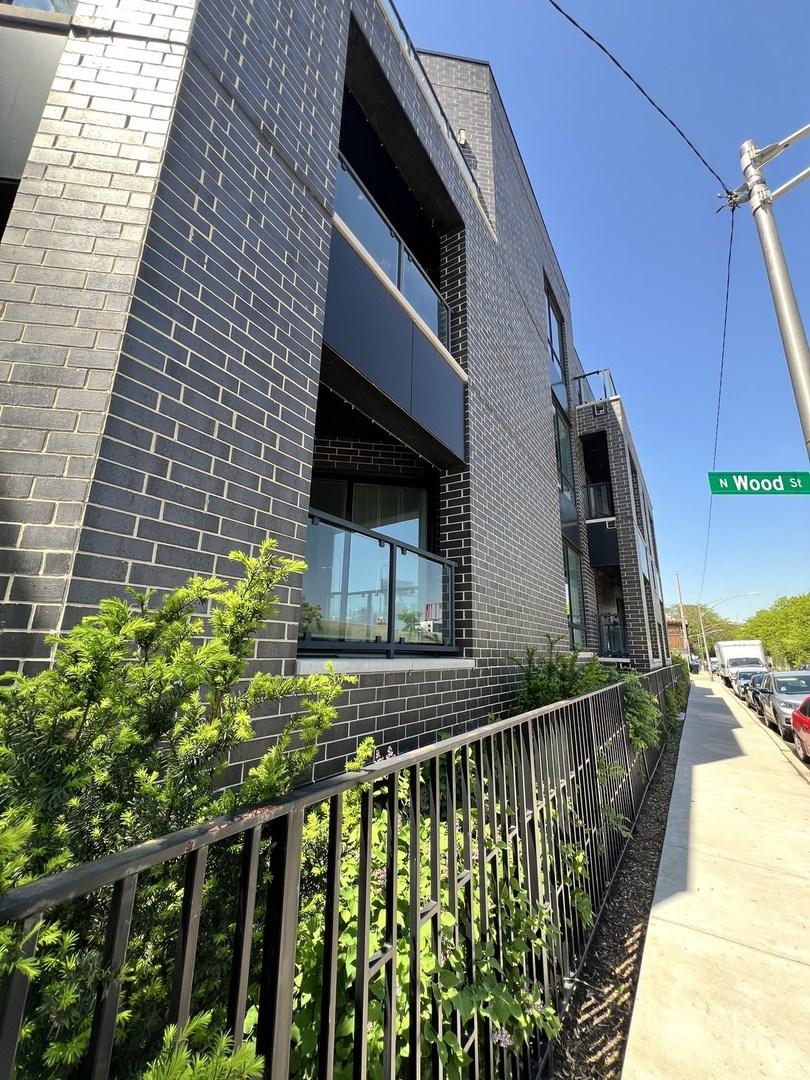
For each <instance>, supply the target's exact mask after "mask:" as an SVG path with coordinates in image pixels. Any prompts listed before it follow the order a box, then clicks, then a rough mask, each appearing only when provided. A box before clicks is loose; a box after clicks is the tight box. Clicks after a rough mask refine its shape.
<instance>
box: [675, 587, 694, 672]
mask: <svg viewBox="0 0 810 1080" xmlns="http://www.w3.org/2000/svg"><path fill="white" fill-rule="evenodd" d="M675 587H676V589H677V590H678V607H679V608H680V609H681V633H682V634H683V643H684V646H685V647H686V651H687V652H688V653H689V655H688V656H687V658H686V659H687V660H691V659H692V648H691V646H690V644H689V638H688V637H687V635H686V619H685V618H684V617H683V596H681V582H680V578H679V577H678V575H677V574H676V575H675Z"/></svg>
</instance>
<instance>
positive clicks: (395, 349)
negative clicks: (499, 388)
mask: <svg viewBox="0 0 810 1080" xmlns="http://www.w3.org/2000/svg"><path fill="white" fill-rule="evenodd" d="M323 336H324V342H325V343H326V344H327V345H328V346H329V348H330V349H332V350H333V351H334V352H335V353H337V354H338V356H340V357H341V358H342V359H343V360H345V361H346V362H347V363H348V364H350V365H351V366H352V367H353V368H354V369H355V370H356V371H358V372H360V374H361V375H363V376H364V377H365V378H366V379H368V381H369V382H370V383H372V384H373V385H374V386H376V387H377V389H378V390H381V391H382V392H383V393H384V394H385V395H386V396H387V397H388V398H390V400H391V401H392V402H394V403H395V404H396V405H397V406H399V408H401V409H402V410H403V412H405V413H406V414H407V415H408V416H409V417H411V418H412V419H414V420H416V421H417V423H418V424H420V425H421V427H423V428H424V429H425V430H426V431H428V432H429V433H430V434H431V435H432V436H433V437H434V438H435V439H437V440H438V441H439V442H440V443H442V445H443V446H446V447H448V448H449V449H450V450H451V451H452V452H453V453H454V454H455V456H456V457H457V458H458V459H459V461H463V460H464V382H463V380H462V379H461V377H460V376H459V375H458V374H456V372H454V371H453V369H452V368H451V367H450V366H449V364H448V363H447V361H446V360H445V359H444V357H443V356H442V355H441V354H440V353H439V351H438V350H437V349H436V348H435V346H434V345H433V344H431V342H430V341H429V340H428V338H427V337H426V336H425V335H424V334H423V333H422V331H421V330H420V329H419V328H418V327H417V326H416V324H415V323H414V322H413V320H412V319H411V317H410V316H409V315H408V313H407V312H406V311H405V310H404V309H403V308H402V307H401V306H400V305H399V304H398V303H397V302H396V300H395V299H394V297H393V296H392V295H391V293H390V292H389V291H388V289H386V287H385V286H384V285H383V284H382V282H380V281H379V279H378V278H377V277H376V275H375V274H374V273H373V272H372V271H371V270H370V269H369V267H368V266H367V265H366V264H365V263H364V262H363V260H362V259H361V258H360V256H359V255H358V254H357V252H356V251H354V250H353V249H352V247H351V246H350V245H349V243H348V242H347V241H346V240H345V239H344V237H342V236H341V235H340V233H338V232H337V231H333V233H332V246H331V253H330V257H329V289H328V292H327V295H326V317H325V320H324V332H323Z"/></svg>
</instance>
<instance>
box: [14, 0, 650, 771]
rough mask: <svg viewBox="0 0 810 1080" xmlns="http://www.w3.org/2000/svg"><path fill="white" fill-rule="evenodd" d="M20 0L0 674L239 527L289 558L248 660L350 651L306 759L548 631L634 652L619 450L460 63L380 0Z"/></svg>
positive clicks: (478, 690)
mask: <svg viewBox="0 0 810 1080" xmlns="http://www.w3.org/2000/svg"><path fill="white" fill-rule="evenodd" d="M37 6H39V5H37ZM52 7H53V10H52V11H37V10H34V8H33V7H32V6H30V5H29V7H28V8H27V9H26V8H23V7H18V6H17V5H13V6H12V5H9V4H0V72H2V76H0V130H3V132H4V138H3V140H2V141H0V197H2V203H0V209H2V213H1V214H0V229H3V228H5V231H4V233H3V236H2V247H0V262H2V264H3V270H2V272H3V276H2V278H1V279H0V280H2V281H3V282H4V283H8V284H6V289H7V292H6V293H4V297H5V298H6V309H5V322H4V325H3V334H4V350H5V351H4V359H7V360H8V361H9V365H10V366H9V382H8V384H7V393H6V396H5V397H4V399H3V403H2V405H1V406H0V408H2V413H1V414H0V420H1V421H2V431H3V441H4V446H3V448H2V450H0V453H2V455H3V460H2V464H3V484H4V490H3V503H2V505H3V508H4V510H5V511H6V519H7V520H6V523H5V526H4V532H3V536H4V538H5V540H4V543H5V547H4V548H3V549H0V560H2V561H3V564H4V565H3V573H2V575H0V581H2V588H3V592H2V602H3V612H2V617H3V620H4V633H3V634H2V635H1V636H0V649H2V650H3V655H2V661H0V662H2V664H3V665H4V667H5V668H17V667H18V666H19V665H20V664H23V665H29V666H31V667H33V666H36V665H37V664H41V663H44V662H45V661H46V660H47V656H48V648H49V647H48V645H47V642H46V640H45V635H46V634H47V633H49V632H52V631H54V630H56V629H58V628H59V627H61V626H66V625H68V624H70V623H72V622H73V621H75V620H77V619H78V618H80V617H81V616H82V615H83V614H85V613H87V612H89V611H90V610H92V609H93V607H94V605H95V604H97V603H98V601H99V600H100V599H101V598H103V597H105V596H107V595H110V594H119V595H120V594H121V593H122V590H123V589H124V588H125V587H132V588H134V589H139V590H143V589H144V588H149V587H155V588H158V589H161V588H168V587H171V586H173V585H176V584H179V583H181V582H183V581H184V580H185V579H186V578H187V577H188V576H189V575H190V574H213V573H216V574H227V573H229V572H230V571H231V569H232V567H231V566H230V564H229V563H228V562H227V553H228V552H229V551H230V550H231V549H233V548H235V547H240V548H250V547H252V546H255V545H257V544H258V543H260V542H261V541H262V540H263V539H264V538H265V537H266V536H267V535H272V536H274V537H275V538H276V539H277V541H278V545H279V549H280V551H281V552H282V553H283V554H285V555H289V556H293V557H296V558H303V559H305V560H306V563H307V567H308V568H307V570H306V572H305V573H304V574H303V575H302V576H301V577H299V578H297V579H296V580H295V581H293V582H291V585H290V587H289V589H285V590H284V591H283V595H282V597H281V607H280V611H279V613H278V617H277V619H276V620H275V621H274V622H273V624H272V625H271V626H270V627H269V628H268V632H267V634H266V636H265V637H264V638H263V639H262V640H261V641H260V642H259V645H258V648H257V656H256V662H257V663H259V664H267V665H272V666H273V667H274V668H276V669H279V670H282V671H283V672H285V673H287V674H293V673H295V672H296V671H308V670H312V669H314V668H322V667H323V664H324V662H325V661H326V660H327V659H328V660H332V661H334V662H335V663H336V664H337V665H338V666H339V667H342V668H346V669H349V670H355V671H358V672H359V673H360V681H359V684H358V686H357V688H356V689H353V690H351V691H350V692H349V693H348V694H347V695H346V697H345V699H344V702H343V704H342V706H341V718H340V724H339V727H338V729H336V731H337V734H336V735H335V738H334V740H333V742H332V743H331V744H330V746H329V748H328V749H327V750H326V751H325V753H324V760H323V762H321V764H320V766H319V767H320V768H322V769H327V768H332V767H336V765H337V764H338V763H340V762H342V760H343V758H344V757H345V755H346V754H347V753H350V752H352V750H353V749H354V747H355V746H356V744H357V741H358V739H359V738H360V737H362V736H364V735H366V734H369V733H373V734H374V736H375V738H377V740H378V741H379V742H380V743H381V744H384V745H386V746H387V745H399V746H400V747H402V746H404V745H406V744H407V743H413V742H414V741H426V740H429V739H433V738H435V737H436V735H437V733H438V732H441V731H445V730H450V729H453V728H454V727H455V726H457V725H466V724H468V723H476V722H478V721H483V720H485V719H486V718H487V716H488V715H490V714H491V713H493V712H495V713H500V712H503V711H505V710H507V709H509V708H510V707H511V704H512V702H513V700H514V689H515V684H516V678H517V669H516V667H515V665H514V663H513V662H512V658H513V657H515V656H518V655H520V654H521V653H522V651H523V649H524V648H525V647H526V646H538V645H539V646H541V647H542V646H543V645H544V643H545V641H546V639H547V638H548V637H550V638H552V639H555V640H556V641H558V643H559V645H558V647H560V648H567V647H577V648H584V649H587V650H589V651H592V652H595V653H599V654H601V655H602V656H603V657H605V658H606V659H610V660H611V661H613V662H621V663H629V664H634V665H635V666H637V667H639V668H645V669H646V668H652V667H656V666H658V665H660V664H662V663H663V662H665V660H666V657H667V646H666V641H665V638H664V636H663V629H664V620H663V614H662V612H663V608H662V606H661V585H660V580H659V575H658V555H657V551H656V547H655V536H654V530H653V523H652V512H651V508H650V501H649V496H648V493H647V491H646V488H645V485H644V480H643V475H642V472H641V468H640V463H639V461H638V457H637V455H636V453H635V450H634V448H633V445H632V440H631V438H630V434H629V429H628V426H627V422H626V417H625V416H624V412H623V408H622V405H621V399H620V398H619V397H618V396H617V395H616V393H615V390H613V388H612V382H611V380H610V377H609V374H608V373H605V372H597V373H586V372H585V370H584V368H583V365H582V363H581V361H580V358H579V357H578V355H577V352H576V349H575V346H574V336H573V327H572V320H571V312H570V303H569V297H568V292H567V289H566V285H565V281H564V279H563V276H562V272H561V270H560V267H559V265H558V263H557V260H556V258H555V255H554V252H553V248H552V247H551V242H550V239H549V237H548V235H547V233H546V230H545V226H544V224H543V220H542V217H541V215H540V212H539V210H538V207H537V204H536V202H535V198H534V195H533V193H532V190H531V186H530V182H529V178H528V177H527V176H526V174H525V171H524V168H523V165H522V163H521V158H520V154H519V151H518V148H517V146H516V145H515V142H514V139H513V136H512V134H511V128H510V125H509V121H508V118H507V116H506V113H505V110H504V106H503V103H502V101H501V98H500V95H499V92H498V87H497V85H496V83H495V80H494V77H493V73H492V71H491V70H490V68H489V66H488V65H487V64H486V63H485V62H473V61H466V60H460V59H458V58H454V57H448V56H442V55H438V54H432V53H422V54H417V53H416V51H415V50H414V48H413V45H412V44H411V43H410V41H409V39H408V37H407V34H406V32H405V30H404V29H403V27H402V26H401V25H400V23H399V21H398V18H397V17H396V15H395V13H394V11H393V9H392V7H391V6H390V4H389V3H388V2H387V0H354V2H353V3H352V4H349V3H348V0H335V2H334V3H333V4H330V5H327V6H325V7H324V6H323V5H313V4H311V3H306V2H304V0H291V7H290V8H289V9H285V11H284V12H282V11H281V9H280V8H279V6H278V4H277V3H276V2H275V0H244V2H243V3H241V4H239V5H236V6H234V7H233V8H230V7H229V8H227V9H224V8H223V7H222V5H221V4H219V3H215V2H214V0H178V2H177V3H176V4H175V5H174V6H173V14H172V15H171V18H169V19H168V20H167V17H166V10H165V5H164V4H163V3H159V2H157V0H132V2H131V3H129V2H127V0H121V2H120V3H118V4H117V5H115V6H114V7H112V8H110V9H107V8H105V9H104V18H103V19H102V18H100V16H99V14H98V11H97V9H96V7H95V5H92V4H89V3H88V4H81V5H80V6H79V8H78V9H77V11H76V13H75V14H73V5H70V4H58V3H56V2H54V3H53V5H52ZM99 10H100V9H99ZM256 27H261V32H260V33H259V32H257V30H256ZM461 128H463V129H464V131H465V139H464V146H463V147H462V146H461V145H459V143H458V141H457V139H456V135H455V133H456V132H457V131H458V130H459V129H461ZM6 218H8V221H7V223H6ZM8 290H10V291H8ZM278 723H279V718H278V717H273V718H272V719H271V718H269V717H267V718H264V719H262V720H260V721H259V722H258V724H257V732H258V735H259V736H260V738H262V739H264V738H265V737H267V736H270V735H272V733H273V732H274V731H275V730H277V725H278ZM245 764H249V761H248V762H244V763H243V762H240V763H238V764H237V763H234V765H233V766H232V768H231V770H230V772H229V774H228V779H229V780H234V781H235V780H238V779H239V777H240V776H241V773H242V769H243V767H244V765H245Z"/></svg>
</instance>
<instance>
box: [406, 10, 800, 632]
mask: <svg viewBox="0 0 810 1080" xmlns="http://www.w3.org/2000/svg"><path fill="white" fill-rule="evenodd" d="M395 2H396V4H397V9H398V11H399V12H400V14H401V16H402V18H403V21H404V23H405V25H406V27H407V28H408V32H409V33H410V36H411V38H412V39H413V41H414V44H415V45H416V46H417V47H418V48H425V49H432V50H436V51H439V52H447V53H453V54H455V55H458V56H467V57H472V58H475V59H481V60H488V61H489V62H490V64H491V66H492V69H493V72H494V75H495V80H496V82H497V84H498V88H499V90H500V93H501V96H502V98H503V100H504V104H505V106H506V109H507V112H508V113H509V117H510V119H511V122H512V127H513V129H514V132H515V136H516V138H517V141H518V144H519V146H520V149H521V152H522V154H523V158H524V161H525V163H526V167H527V169H528V172H529V175H530V177H531V180H532V183H533V185H534V189H535V192H536V194H537V199H538V202H539V204H540V208H541V210H542V213H543V217H544V220H545V222H546V226H547V228H548V230H549V233H550V236H551V240H552V243H553V244H554V248H555V250H556V252H557V257H558V259H559V261H560V264H561V266H562V270H563V274H564V276H565V279H566V282H567V284H568V288H569V291H570V293H571V304H572V313H573V329H574V339H575V342H576V346H577V350H578V352H579V355H580V357H581V359H582V362H583V364H584V365H585V366H586V370H588V369H593V368H601V367H609V368H610V369H611V371H612V372H613V377H614V381H615V383H616V386H617V389H618V392H619V393H620V394H621V395H622V397H623V399H624V401H625V405H626V408H627V411H628V415H629V418H630V424H631V429H632V432H633V439H634V441H635V443H636V447H637V449H638V452H639V456H640V458H641V461H642V465H643V468H644V473H645V477H646V480H647V485H648V487H649V490H650V495H651V498H652V502H653V509H654V513H655V522H656V531H657V534H658V542H659V555H660V560H661V576H662V584H663V587H664V598H665V600H666V601H667V603H673V602H675V600H676V590H675V574H678V575H679V576H680V581H681V587H682V590H683V595H684V601H685V602H687V603H693V602H696V601H697V600H698V596H699V590H700V586H701V577H702V571H703V561H704V551H705V548H706V535H707V519H708V515H709V503H710V499H709V491H708V481H707V477H706V474H707V472H708V471H709V470H710V469H711V467H712V451H713V446H714V432H715V416H716V410H717V393H718V383H719V373H720V349H721V342H722V321H723V300H724V294H725V275H726V260H727V255H728V242H729V212H728V211H723V212H722V213H719V214H717V213H715V211H716V209H717V207H718V206H719V205H720V200H719V199H717V197H716V196H717V192H718V191H719V185H718V183H717V181H716V180H715V179H714V178H713V177H712V176H711V174H710V173H709V172H708V171H707V170H706V169H705V167H704V166H703V165H702V164H701V163H700V162H699V161H698V159H697V158H696V157H695V156H694V155H693V154H692V152H691V151H690V150H689V148H688V147H687V146H686V145H685V144H684V143H683V142H682V141H681V140H680V138H679V137H678V136H677V134H676V133H675V132H674V131H673V130H672V129H671V128H670V127H669V125H668V124H667V123H666V122H665V121H664V120H663V119H662V118H661V117H660V116H659V115H658V114H657V113H656V112H655V111H654V110H653V108H652V107H651V106H650V105H649V104H648V103H647V102H646V101H645V100H644V99H643V98H642V97H641V95H640V94H639V93H638V91H637V90H636V89H635V88H634V87H633V86H632V85H631V84H630V83H629V82H628V81H627V80H626V79H625V78H624V76H622V75H621V73H620V72H619V71H618V70H617V69H616V68H615V67H614V66H613V65H612V64H611V63H610V61H609V60H608V59H607V57H605V56H604V55H603V54H602V53H600V52H599V51H598V50H597V49H596V47H595V46H594V45H593V44H592V43H591V42H589V41H588V40H587V39H586V38H584V37H583V36H582V35H581V34H580V33H579V31H577V30H576V29H575V28H574V27H573V26H571V25H570V23H568V22H567V21H566V20H565V19H563V18H562V16H561V15H560V14H559V13H558V12H556V11H555V10H554V8H553V7H552V6H551V5H550V4H549V3H547V0H501V2H500V3H498V4H493V3H492V0H439V2H436V0H395ZM560 3H561V6H562V7H563V8H564V9H565V10H566V11H568V12H569V14H571V15H572V16H573V17H574V18H575V19H576V20H577V21H578V22H580V23H581V24H582V25H583V26H584V27H585V28H586V29H587V30H588V31H589V32H590V33H592V34H593V35H594V37H596V38H597V39H598V40H600V41H601V42H602V43H603V44H604V45H605V46H606V47H607V48H608V49H610V51H611V52H612V53H613V54H614V55H615V56H616V57H617V59H618V60H619V61H620V62H621V63H622V64H623V65H624V66H625V67H626V68H627V69H628V70H629V71H630V72H631V73H632V74H633V76H634V77H635V78H636V79H637V80H638V81H639V82H640V83H641V84H642V86H644V87H645V89H646V90H647V92H648V93H649V94H650V96H651V97H652V98H653V99H654V100H655V101H656V102H657V103H658V104H659V105H660V106H661V108H663V109H664V110H665V111H666V112H667V113H668V114H669V115H670V116H671V117H672V119H673V120H674V121H675V122H676V123H677V124H678V125H679V126H680V127H681V128H682V129H683V131H684V132H685V133H686V135H687V136H688V137H689V139H690V140H691V141H692V142H693V143H694V144H695V145H696V146H697V148H698V149H699V150H700V152H701V154H702V155H703V156H704V158H706V159H707V161H708V162H709V164H710V165H711V166H712V168H713V169H714V170H715V171H716V172H718V173H719V175H720V176H721V177H722V178H723V180H724V181H725V183H726V184H727V185H728V186H729V187H731V188H734V187H736V186H737V185H738V184H740V183H741V182H742V174H741V171H740V164H739V147H740V144H741V143H742V142H744V141H745V140H746V139H753V140H754V141H755V142H756V144H757V145H758V146H765V145H767V144H768V143H770V142H775V141H778V140H780V139H783V138H785V137H786V136H788V135H790V134H792V133H793V132H794V131H797V130H798V129H799V128H801V127H803V126H804V125H806V124H807V123H810V94H808V89H809V88H810V76H809V75H808V62H807V57H808V49H809V48H810V3H808V2H807V0H770V2H769V3H767V4H763V3H762V0H737V2H736V3H735V4H734V5H733V6H732V7H729V6H728V5H723V4H721V3H717V2H711V0H678V2H677V3H676V2H674V0H655V2H650V0H611V2H607V0H560ZM808 165H810V137H808V138H807V139H805V140H804V141H803V142H799V143H797V144H796V145H795V146H794V147H792V148H791V149H789V150H787V151H785V152H784V153H783V154H782V155H781V156H780V157H779V158H777V159H776V160H775V161H774V162H772V163H771V164H770V165H769V166H768V167H767V168H766V170H765V174H766V177H767V179H768V183H769V186H770V187H771V189H775V188H776V187H778V186H779V185H780V184H781V183H784V182H785V180H787V179H789V178H791V177H792V176H794V175H796V173H798V172H800V171H801V170H802V169H804V168H806V167H807V166H808ZM775 216H776V220H777V224H778V226H779V230H780V233H781V236H782V243H783V246H784V249H785V254H786V258H787V262H788V267H789V269H790V273H791V277H792V279H793V284H794V288H795V291H796V295H797V298H798V301H799V307H800V309H801V311H802V314H803V316H804V320H805V324H806V326H807V327H808V328H810V243H808V233H809V232H810V229H808V225H809V224H810V180H807V181H805V182H804V184H802V185H800V186H799V187H797V188H795V189H794V190H793V191H792V192H790V193H788V194H787V195H785V196H784V197H783V198H782V199H780V200H778V201H777V202H776V204H775ZM734 234H735V235H734V252H733V258H732V270H731V294H730V309H729V325H728V338H727V344H726V359H725V369H724V376H723V394H722V401H721V410H720V428H719V439H718V450H717V465H716V468H717V469H718V470H735V471H736V470H764V471H770V470H807V469H808V467H809V466H808V461H807V456H806V453H805V448H804V441H803V438H802V433H801V428H800V425H799V420H798V416H797V413H796V406H795V402H794V399H793V393H792V389H791V384H790V379H789V376H788V371H787V365H786V361H785V356H784V352H783V350H782V344H781V339H780V337H779V332H778V329H777V325H776V319H775V315H774V311H773V305H772V301H771V297H770V291H769V288H768V284H767V279H766V276H765V270H764V265H763V261H762V254H761V251H760V247H759V242H758V240H757V236H756V230H755V227H754V223H753V220H752V217H751V211H750V209H749V207H748V206H747V205H746V206H743V207H741V208H740V209H739V210H738V211H737V212H736V216H735V225H734ZM711 513H712V525H711V533H710V539H709V548H708V562H707V567H706V577H705V583H704V585H703V592H702V597H701V599H702V601H703V602H704V603H705V602H711V601H713V600H715V599H716V598H718V597H721V596H728V595H730V594H735V593H749V592H756V593H757V594H758V595H757V596H741V597H739V598H738V599H732V600H728V601H726V602H725V603H723V604H722V605H720V606H719V607H718V613H721V614H723V615H724V616H726V617H728V618H731V619H735V618H745V617H747V616H748V615H750V614H753V612H754V611H756V610H758V609H759V608H763V607H769V606H770V605H771V604H772V603H773V602H774V600H776V598H777V597H778V596H780V595H788V596H791V595H795V594H798V593H803V592H808V591H810V558H808V551H810V496H793V497H791V496H786V495H785V496H778V495H774V496H756V495H750V496H749V495H732V496H716V497H715V498H714V500H713V506H712V511H711Z"/></svg>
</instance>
